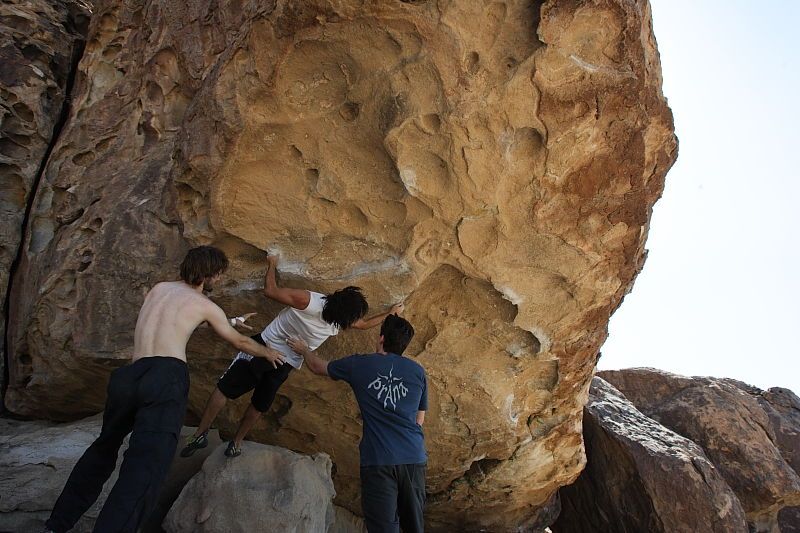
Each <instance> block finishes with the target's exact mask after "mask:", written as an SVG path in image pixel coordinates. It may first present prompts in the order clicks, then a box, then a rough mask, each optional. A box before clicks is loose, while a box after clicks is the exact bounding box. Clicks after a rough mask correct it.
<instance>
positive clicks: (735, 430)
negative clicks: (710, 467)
mask: <svg viewBox="0 0 800 533" xmlns="http://www.w3.org/2000/svg"><path fill="white" fill-rule="evenodd" d="M600 375H601V376H602V377H603V379H605V380H607V381H609V382H610V383H612V384H613V385H614V386H615V387H617V388H618V389H619V390H620V391H621V392H622V393H623V394H624V395H625V397H627V398H628V400H630V401H631V402H633V404H634V405H636V407H637V408H638V409H639V410H640V411H642V412H643V413H645V414H646V415H647V416H650V417H652V418H654V419H655V420H658V421H659V422H660V423H661V424H663V425H664V426H666V427H668V428H670V429H671V430H673V431H675V432H676V433H678V434H680V435H682V436H684V437H686V438H688V439H691V440H692V441H694V442H696V443H697V444H699V445H700V446H701V447H702V448H703V450H705V453H706V455H707V456H708V458H709V459H710V460H711V461H712V462H713V463H714V465H716V467H717V469H718V470H719V471H720V473H721V474H722V476H723V477H724V478H725V481H726V482H727V483H728V485H730V487H731V488H732V489H733V491H734V492H735V493H736V495H737V496H738V498H739V500H740V501H741V503H742V507H743V508H744V510H745V512H746V513H747V520H748V522H749V523H750V525H751V527H752V529H753V530H754V531H775V530H777V529H776V528H777V524H778V523H779V521H780V517H779V514H780V511H781V510H782V509H783V508H786V507H792V506H798V505H800V476H798V473H800V464H798V458H800V454H799V453H798V452H800V399H798V398H797V396H795V395H794V394H793V393H792V392H791V391H789V390H787V389H779V388H775V389H770V390H769V391H762V390H760V389H757V388H755V387H751V386H749V385H746V384H744V383H742V382H739V381H735V380H732V379H717V378H700V377H693V378H686V377H683V376H678V375H675V374H670V373H668V372H662V371H659V370H653V369H645V368H636V369H627V370H620V371H605V372H601V373H600ZM792 512H793V511H792V510H791V509H789V510H787V511H786V513H784V515H788V514H790V513H792Z"/></svg>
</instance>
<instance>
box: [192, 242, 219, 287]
mask: <svg viewBox="0 0 800 533" xmlns="http://www.w3.org/2000/svg"><path fill="white" fill-rule="evenodd" d="M227 269H228V258H227V257H225V252H223V251H222V250H220V249H219V248H214V247H213V246H197V247H196V248H192V249H191V250H189V251H188V252H186V257H184V258H183V262H182V263H181V279H182V280H183V281H185V282H186V283H188V284H189V285H192V286H195V287H196V286H197V285H200V284H201V283H203V281H205V280H206V279H208V278H213V277H214V276H216V275H217V274H222V273H223V272H225V270H227Z"/></svg>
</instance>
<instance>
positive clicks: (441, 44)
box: [5, 0, 676, 531]
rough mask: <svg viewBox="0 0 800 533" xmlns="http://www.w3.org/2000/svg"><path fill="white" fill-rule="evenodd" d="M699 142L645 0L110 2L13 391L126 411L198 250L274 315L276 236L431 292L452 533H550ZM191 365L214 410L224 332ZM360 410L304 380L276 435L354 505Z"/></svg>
mask: <svg viewBox="0 0 800 533" xmlns="http://www.w3.org/2000/svg"><path fill="white" fill-rule="evenodd" d="M675 156H676V139H675V137H674V135H673V126H672V117H671V114H670V111H669V109H668V108H667V106H666V102H665V100H664V98H663V96H662V94H661V78H660V66H659V61H658V52H657V50H656V45H655V39H654V37H653V34H652V29H651V22H650V9H649V5H648V4H647V2H645V1H637V0H605V1H600V2H591V3H590V2H582V1H579V2H569V3H565V2H556V1H549V2H534V3H530V2H522V1H509V2H495V3H490V4H484V3H479V2H473V1H469V0H460V1H452V2H435V1H421V2H420V1H418V2H375V3H367V4H362V3H360V2H354V1H346V0H330V1H324V0H318V1H308V2H302V3H298V2H289V1H279V2H260V1H258V2H257V1H255V0H251V1H247V0H245V1H243V2H241V3H239V8H238V9H234V8H232V7H230V6H229V7H227V8H222V7H220V6H217V5H216V4H209V3H208V2H201V1H199V0H189V1H187V2H180V3H175V2H165V1H163V0H162V1H156V0H148V1H145V2H138V1H137V2H134V1H132V0H129V1H125V0H120V1H111V0H107V1H99V2H97V5H95V13H94V16H93V18H92V23H91V27H90V31H89V40H88V43H87V46H86V52H85V54H84V57H83V59H82V60H81V63H80V66H79V76H78V78H77V85H76V89H75V91H74V95H73V107H72V110H71V114H70V119H69V122H68V124H67V126H66V128H65V130H64V132H63V134H62V137H61V138H60V139H59V141H58V143H57V145H56V146H55V149H54V152H53V156H52V157H51V159H50V161H49V162H48V165H47V169H46V173H45V179H44V180H43V181H42V183H41V185H40V187H39V190H38V191H37V193H36V198H35V201H34V205H33V212H32V215H31V217H30V220H29V221H28V228H29V231H28V232H27V235H26V237H25V241H24V244H23V246H24V250H23V252H24V253H23V260H22V263H21V268H20V270H19V272H18V275H17V276H16V277H15V279H14V280H13V282H12V283H13V285H12V300H11V317H10V318H11V321H10V328H9V347H10V359H9V367H10V368H9V369H10V386H9V389H8V392H7V394H6V397H5V404H6V406H7V407H8V408H10V409H11V410H13V411H14V412H17V413H21V414H25V415H29V416H38V417H47V418H54V419H72V418H76V417H79V416H81V415H83V414H87V413H91V412H96V411H98V410H99V409H101V408H102V404H103V400H104V396H105V394H104V386H105V382H106V378H107V375H108V372H109V371H110V370H111V369H112V368H114V367H116V366H118V365H120V364H123V363H124V361H125V359H126V358H127V357H128V356H129V355H130V351H131V346H132V334H133V329H134V324H135V317H136V312H137V310H138V307H139V305H140V303H141V301H142V299H143V297H144V294H145V292H146V290H147V288H148V287H149V286H150V285H151V284H152V283H154V282H156V281H158V280H161V279H165V278H174V277H175V275H176V266H177V264H178V262H179V261H180V259H181V257H182V256H183V253H184V252H185V250H186V249H187V248H188V247H189V246H192V245H195V244H199V243H212V244H215V245H217V246H220V247H221V248H223V249H224V250H226V252H227V253H228V254H229V255H230V257H231V259H232V268H231V269H230V271H229V273H228V280H229V281H228V283H227V284H226V285H224V286H223V287H220V288H219V289H218V290H217V291H215V293H214V298H215V299H216V300H217V301H218V302H219V303H220V304H221V305H222V306H223V307H224V308H225V309H226V310H227V311H228V312H229V314H238V313H240V312H244V311H249V310H256V311H258V312H259V317H260V319H261V322H262V324H265V323H266V322H267V321H268V320H269V319H271V318H272V317H273V316H274V314H275V313H276V312H277V311H278V309H279V308H278V307H277V306H275V305H274V304H269V303H267V302H266V301H265V299H264V297H263V296H262V295H261V294H260V287H261V283H262V281H261V279H262V276H263V271H264V257H265V255H266V254H265V252H266V251H271V252H279V253H280V254H281V256H282V263H281V266H280V267H279V270H280V274H281V278H282V282H283V283H292V284H296V285H300V286H303V287H308V288H312V289H316V290H322V291H328V290H331V289H334V288H338V287H341V286H342V285H345V284H357V285H360V286H362V287H364V289H365V290H366V293H367V295H368V297H369V299H370V302H371V304H372V306H373V308H375V309H376V310H377V309H382V308H385V307H386V306H388V305H389V304H391V303H394V302H396V301H398V300H405V301H406V302H407V316H408V318H409V320H410V321H411V322H412V323H413V324H414V325H415V327H416V328H417V332H418V333H417V337H416V339H415V341H414V343H413V344H412V346H411V347H410V350H409V354H408V355H409V356H410V357H414V358H415V359H416V360H418V361H419V362H420V363H421V364H422V365H423V366H425V368H426V370H427V372H428V375H429V383H430V394H431V406H430V413H429V415H428V418H427V423H426V437H427V444H428V448H429V451H430V462H429V470H428V471H429V483H428V490H429V492H430V494H431V497H430V504H429V513H428V516H429V526H430V528H431V529H432V530H436V529H447V528H451V530H452V528H453V527H456V528H459V529H460V530H464V531H468V530H477V529H481V528H483V529H489V530H492V531H504V530H516V529H517V528H518V527H528V526H531V527H532V526H533V525H535V524H539V523H540V517H541V516H543V512H544V511H545V510H546V509H547V504H548V503H549V502H551V498H552V496H553V495H554V493H555V491H556V490H557V489H558V487H560V486H562V485H564V484H567V483H569V482H571V481H572V480H574V479H575V477H576V476H577V475H578V473H579V472H580V470H581V468H582V467H583V464H584V461H585V459H584V454H583V448H582V442H581V410H582V406H583V404H584V402H585V400H586V397H587V392H588V387H589V382H590V379H591V376H592V372H593V368H594V364H595V358H596V354H597V351H598V349H599V346H600V345H601V343H602V342H603V340H604V339H605V337H606V327H607V323H608V318H609V316H610V314H611V312H612V311H613V310H614V309H615V308H616V307H617V306H618V305H619V303H620V301H621V299H622V297H623V296H624V294H625V293H626V292H627V291H628V290H630V288H631V286H632V283H633V280H634V277H635V275H636V273H637V272H638V270H639V269H640V268H641V266H642V264H643V261H644V256H645V252H644V244H645V239H646V236H647V230H648V222H649V216H650V212H651V208H652V205H653V203H654V202H655V201H656V199H657V198H658V197H659V195H660V194H661V191H662V187H663V183H664V176H665V174H666V172H667V170H668V169H669V167H670V166H671V164H672V163H673V161H674V159H675ZM259 325H261V324H259ZM373 335H374V332H370V333H366V334H360V335H357V334H355V333H349V332H348V333H343V334H342V335H341V336H340V337H339V338H336V339H335V340H332V341H329V342H328V343H326V345H325V346H324V347H323V349H322V354H323V355H324V356H326V357H334V356H340V355H345V354H347V353H349V352H354V351H360V352H363V351H367V350H369V349H371V346H372V341H373V338H372V337H373ZM190 351H191V353H190V360H191V363H190V368H191V373H192V380H193V382H192V391H191V398H190V401H191V402H190V403H191V411H192V412H193V413H195V414H196V413H198V412H199V411H200V410H201V409H202V406H203V403H204V401H205V398H206V396H207V394H208V393H209V392H210V390H211V389H212V388H213V386H214V383H215V379H216V377H217V376H218V375H219V374H220V372H221V371H222V370H223V369H224V368H225V366H226V365H227V363H228V360H229V357H230V356H231V355H232V354H231V351H230V349H229V348H227V347H225V346H223V345H221V344H220V343H219V342H217V341H216V340H214V339H212V338H211V335H210V334H209V333H208V332H203V333H198V334H196V335H195V337H194V339H193V341H192V343H191V345H190ZM243 407H244V401H242V402H239V403H237V404H235V405H231V406H230V407H229V408H228V409H227V410H226V411H225V412H224V413H223V415H222V417H221V419H220V423H221V425H222V426H223V429H230V428H232V427H233V425H234V424H235V419H236V417H237V415H238V414H239V413H240V412H241V410H242V409H243ZM359 424H360V421H359V419H358V415H357V410H356V408H355V405H354V403H353V401H352V399H351V397H350V392H349V391H348V390H347V388H346V387H345V386H343V385H341V384H337V383H332V382H328V381H324V380H322V379H318V378H315V377H313V376H311V375H310V373H309V372H307V371H305V370H303V371H301V372H297V373H295V374H294V375H293V376H292V377H291V378H290V379H289V380H288V382H287V383H286V385H285V386H284V388H283V389H282V390H281V395H280V396H279V398H278V399H277V401H276V405H275V406H274V407H273V410H272V412H271V413H270V414H269V415H268V417H267V420H266V422H265V423H264V424H263V425H262V426H261V427H260V428H259V430H258V431H256V432H255V434H254V436H255V438H257V439H258V440H260V441H262V442H267V443H271V444H277V445H280V446H284V447H287V448H290V449H293V450H296V451H301V452H309V453H310V452H317V451H324V452H326V453H328V454H329V455H330V456H331V458H332V460H333V461H334V463H335V465H336V474H335V477H334V482H335V484H336V491H337V494H338V497H337V503H339V504H341V505H343V506H345V507H347V508H349V509H350V510H353V511H358V482H357V479H358V470H357V465H358V463H357V461H358V460H357V453H356V445H357V441H358V436H359V433H360V427H359ZM546 514H547V513H546V512H544V515H546Z"/></svg>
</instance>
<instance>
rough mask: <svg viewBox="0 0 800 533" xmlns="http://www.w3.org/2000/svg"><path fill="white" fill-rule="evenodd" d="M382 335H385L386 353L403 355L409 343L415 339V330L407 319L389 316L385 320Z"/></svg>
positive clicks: (384, 347) (384, 348)
mask: <svg viewBox="0 0 800 533" xmlns="http://www.w3.org/2000/svg"><path fill="white" fill-rule="evenodd" d="M381 335H383V350H384V351H386V352H389V353H393V354H397V355H403V352H404V351H405V350H406V348H407V347H408V343H409V342H411V339H413V338H414V328H413V326H411V324H410V323H409V321H408V320H406V319H405V318H402V317H399V316H397V315H389V316H387V317H386V318H385V319H383V324H381Z"/></svg>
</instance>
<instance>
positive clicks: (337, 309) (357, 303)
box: [322, 286, 369, 329]
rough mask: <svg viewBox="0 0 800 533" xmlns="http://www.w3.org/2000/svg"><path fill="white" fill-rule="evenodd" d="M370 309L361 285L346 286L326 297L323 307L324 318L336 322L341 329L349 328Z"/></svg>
mask: <svg viewBox="0 0 800 533" xmlns="http://www.w3.org/2000/svg"><path fill="white" fill-rule="evenodd" d="M367 311H369V304H367V299H366V298H364V295H363V294H361V288H360V287H352V286H351V287H345V288H344V289H339V290H338V291H336V292H334V293H333V294H329V295H327V296H326V297H325V306H324V307H323V308H322V319H323V320H324V321H325V322H327V323H328V324H334V325H336V326H338V327H339V329H347V328H349V327H350V326H352V325H353V323H355V321H356V320H358V319H359V318H363V317H364V315H366V314H367Z"/></svg>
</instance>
